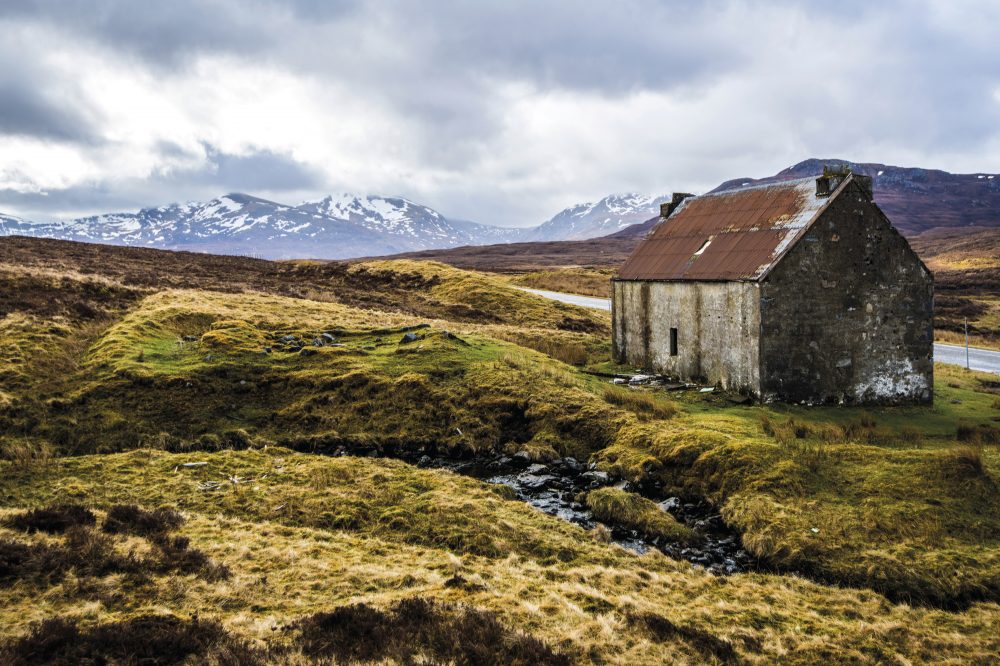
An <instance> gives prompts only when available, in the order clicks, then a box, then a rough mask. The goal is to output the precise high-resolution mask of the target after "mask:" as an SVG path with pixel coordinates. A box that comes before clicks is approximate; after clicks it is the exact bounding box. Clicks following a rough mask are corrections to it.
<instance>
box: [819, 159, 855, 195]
mask: <svg viewBox="0 0 1000 666" xmlns="http://www.w3.org/2000/svg"><path fill="white" fill-rule="evenodd" d="M850 175H851V167H850V166H848V165H846V164H827V165H826V166H824V167H823V175H822V176H820V177H819V178H817V179H816V196H818V197H828V196H830V194H832V193H833V191H834V190H836V189H837V188H838V187H840V184H841V183H842V182H844V179H845V178H847V177H848V176H850Z"/></svg>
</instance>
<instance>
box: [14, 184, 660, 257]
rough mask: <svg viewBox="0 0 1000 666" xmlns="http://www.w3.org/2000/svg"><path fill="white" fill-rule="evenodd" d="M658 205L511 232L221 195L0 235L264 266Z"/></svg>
mask: <svg viewBox="0 0 1000 666" xmlns="http://www.w3.org/2000/svg"><path fill="white" fill-rule="evenodd" d="M662 200H663V198H662V197H661V198H656V199H654V198H651V197H644V196H640V195H637V194H629V195H612V196H609V197H606V198H604V199H601V200H600V201H598V202H597V203H589V204H581V205H578V206H574V207H572V208H568V209H566V210H564V211H562V212H561V213H559V214H558V215H556V216H555V217H553V218H552V219H551V220H549V221H548V222H545V223H544V224H542V225H541V226H538V227H534V228H529V229H513V228H506V227H495V226H490V225H486V224H479V223H477V222H471V221H468V220H458V219H449V218H446V217H445V216H444V215H442V214H441V213H439V212H438V211H436V210H434V209H432V208H429V207H428V206H424V205H422V204H419V203H416V202H414V201H411V200H409V199H404V198H402V197H382V196H374V195H355V194H338V195H332V196H327V197H324V198H322V199H319V200H317V201H307V202H305V203H302V204H299V205H296V206H289V205H286V204H281V203H277V202H274V201H268V200H267V199H261V198H259V197H254V196H251V195H249V194H239V193H233V194H227V195H225V196H221V197H219V198H217V199H212V200H211V201H208V202H205V203H198V202H189V203H183V204H170V205H167V206H159V207H155V208H143V209H142V210H140V211H138V212H135V213H108V214H104V215H94V216H91V217H81V218H77V219H75V220H71V221H68V222H51V223H41V224H37V223H33V222H29V221H26V220H22V219H20V218H16V217H12V216H7V215H2V214H0V236H6V235H15V234H16V235H24V236H39V237H45V238H61V239H65V240H75V241H84V242H91V243H109V244H113V245H138V246H144V247H156V248H163V249H170V250H194V251H199V252H214V253H218V254H243V255H252V256H259V257H265V258H270V259H288V258H322V259H347V258H351V257H361V256H376V255H387V254H395V253H399V252H411V251H417V250H429V249H444V248H450V247H457V246H460V245H489V244H495V243H511V242H517V241H522V240H575V239H585V238H593V237H595V236H602V235H606V234H608V233H612V232H614V231H617V230H619V229H621V228H623V227H627V226H628V225H630V224H635V223H638V222H642V221H644V220H646V219H648V218H649V217H651V216H652V215H654V214H655V212H656V211H657V210H658V207H659V203H660V202H661V201H662Z"/></svg>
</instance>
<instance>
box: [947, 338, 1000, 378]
mask: <svg viewBox="0 0 1000 666" xmlns="http://www.w3.org/2000/svg"><path fill="white" fill-rule="evenodd" d="M934 360H935V361H937V362H938V363H951V364H952V365H961V366H963V367H964V366H965V347H959V346H958V345H946V344H942V343H940V342H935V343H934ZM969 367H970V368H972V369H973V370H982V371H983V372H995V373H997V374H998V375H1000V352H996V351H992V350H989V349H980V348H979V347H969Z"/></svg>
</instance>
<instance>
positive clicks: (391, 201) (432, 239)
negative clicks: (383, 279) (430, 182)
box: [296, 194, 473, 250]
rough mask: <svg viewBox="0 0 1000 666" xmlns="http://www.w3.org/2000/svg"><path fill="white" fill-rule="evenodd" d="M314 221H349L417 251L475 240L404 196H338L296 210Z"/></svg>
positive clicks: (435, 212)
mask: <svg viewBox="0 0 1000 666" xmlns="http://www.w3.org/2000/svg"><path fill="white" fill-rule="evenodd" d="M296 210H300V211H304V212H305V213H307V214H309V215H311V216H313V217H314V218H322V217H330V218H335V219H339V220H347V221H349V222H351V223H353V224H356V225H358V226H361V227H364V228H365V229H368V230H370V231H374V232H378V233H383V234H386V235H389V236H394V237H395V236H398V237H401V238H402V239H405V242H407V243H408V244H411V245H412V246H413V247H414V249H421V250H423V249H430V248H439V247H454V246H455V245H467V244H469V243H470V242H472V240H473V239H471V238H470V237H469V235H468V234H467V233H466V232H465V231H463V230H461V229H459V228H458V227H456V226H455V225H454V224H452V223H451V222H450V221H449V220H447V219H446V218H445V217H444V216H443V215H441V214H440V213H438V212H437V211H436V210H433V209H432V208H428V207H427V206H424V205H421V204H418V203H414V202H413V201H410V200H409V199H403V198H400V197H380V196H374V195H369V196H358V195H355V194H338V195H334V196H328V197H324V198H323V199H320V200H319V201H307V202H306V203H304V204H301V205H299V206H297V207H296Z"/></svg>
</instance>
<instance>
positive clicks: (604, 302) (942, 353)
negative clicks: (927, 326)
mask: <svg viewBox="0 0 1000 666" xmlns="http://www.w3.org/2000/svg"><path fill="white" fill-rule="evenodd" d="M520 289H522V290H524V291H530V292H531V293H532V294H538V295H539V296H544V297H545V298H551V299H553V300H556V301H562V302H563V303H572V304H573V305H579V306H582V307H585V308H594V309H597V310H611V299H609V298H594V297H593V296H577V295H576V294H563V293H561V292H558V291H545V290H544V289H528V288H527V287H520ZM934 360H935V361H937V362H938V363H949V364H951V365H961V366H964V365H965V347H959V346H958V345H946V344H942V343H940V342H935V343H934ZM969 367H970V368H972V369H973V370H981V371H982V372H995V373H997V374H998V375H1000V351H992V350H990V349H980V348H979V347H970V348H969Z"/></svg>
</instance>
